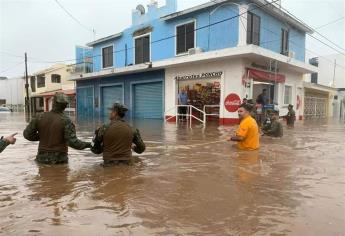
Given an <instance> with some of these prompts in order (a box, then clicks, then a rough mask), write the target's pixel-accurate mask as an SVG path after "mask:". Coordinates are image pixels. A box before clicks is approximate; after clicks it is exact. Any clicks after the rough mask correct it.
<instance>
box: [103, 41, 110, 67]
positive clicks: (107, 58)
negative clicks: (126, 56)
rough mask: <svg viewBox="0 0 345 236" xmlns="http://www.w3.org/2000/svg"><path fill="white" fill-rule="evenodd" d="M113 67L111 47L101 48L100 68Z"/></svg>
mask: <svg viewBox="0 0 345 236" xmlns="http://www.w3.org/2000/svg"><path fill="white" fill-rule="evenodd" d="M112 66H113V46H109V47H104V48H102V68H108V67H112Z"/></svg>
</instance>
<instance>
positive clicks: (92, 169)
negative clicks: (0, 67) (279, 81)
mask: <svg viewBox="0 0 345 236" xmlns="http://www.w3.org/2000/svg"><path fill="white" fill-rule="evenodd" d="M25 126H26V122H25V119H24V116H23V115H22V114H21V115H18V114H0V134H1V135H8V134H11V133H14V132H19V134H18V135H17V137H18V140H17V143H16V145H15V146H9V147H8V148H7V149H6V150H5V151H4V152H3V153H1V154H0V161H1V164H0V234H1V235H69V236H74V235H78V236H81V235H102V236H103V235H140V236H145V235H164V236H166V235H169V236H170V235H171V236H172V235H193V236H194V235H219V236H224V235H313V236H314V235H320V236H321V235H322V236H324V235H345V224H344V223H345V161H344V160H345V159H344V158H345V139H344V134H345V124H344V123H340V122H338V121H319V122H315V121H314V122H312V123H309V124H307V123H305V124H303V123H297V125H296V127H295V129H294V130H288V129H285V130H284V137H283V138H281V139H272V138H268V137H264V138H262V139H261V146H262V147H261V149H260V151H259V152H240V151H237V150H236V149H235V148H234V147H232V146H231V144H230V143H228V142H225V141H224V140H225V139H226V137H227V136H228V135H229V134H230V133H231V132H233V130H234V129H235V128H236V127H218V126H212V125H210V126H208V127H207V128H206V129H205V130H203V129H202V127H200V126H195V127H193V129H189V128H188V127H185V126H183V125H182V126H180V127H176V125H175V124H163V123H162V122H161V121H142V122H138V123H136V126H137V127H138V128H139V129H140V130H141V133H142V137H143V139H144V140H145V141H146V144H147V146H148V147H147V150H146V152H145V153H144V154H143V155H140V156H139V161H138V162H137V163H136V164H135V165H134V166H132V167H129V166H124V165H122V166H121V165H120V166H114V167H108V168H103V167H101V166H100V164H101V163H102V157H101V156H96V155H94V154H91V153H90V151H88V150H86V151H76V150H73V149H69V150H70V159H69V164H68V165H60V166H44V165H38V164H36V163H35V162H34V158H35V154H36V151H37V145H38V143H31V142H28V141H26V140H24V138H23V136H22V131H23V129H24V128H25ZM95 126H96V124H94V123H92V122H91V123H84V124H79V125H78V126H77V130H78V135H79V137H80V138H81V139H87V140H90V139H91V136H92V134H93V129H94V127H95Z"/></svg>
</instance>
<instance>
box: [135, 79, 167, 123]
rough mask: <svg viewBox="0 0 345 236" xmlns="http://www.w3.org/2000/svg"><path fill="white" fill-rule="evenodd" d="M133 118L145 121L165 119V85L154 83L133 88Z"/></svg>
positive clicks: (137, 85) (136, 85)
mask: <svg viewBox="0 0 345 236" xmlns="http://www.w3.org/2000/svg"><path fill="white" fill-rule="evenodd" d="M132 96H133V109H134V110H133V116H134V118H143V119H162V118H163V84H162V82H152V83H144V84H135V85H134V86H133V95H132Z"/></svg>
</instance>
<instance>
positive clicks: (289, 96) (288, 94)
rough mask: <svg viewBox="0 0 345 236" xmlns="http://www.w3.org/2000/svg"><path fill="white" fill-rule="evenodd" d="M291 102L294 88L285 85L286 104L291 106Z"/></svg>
mask: <svg viewBox="0 0 345 236" xmlns="http://www.w3.org/2000/svg"><path fill="white" fill-rule="evenodd" d="M291 102H292V86H288V85H285V89H284V104H291Z"/></svg>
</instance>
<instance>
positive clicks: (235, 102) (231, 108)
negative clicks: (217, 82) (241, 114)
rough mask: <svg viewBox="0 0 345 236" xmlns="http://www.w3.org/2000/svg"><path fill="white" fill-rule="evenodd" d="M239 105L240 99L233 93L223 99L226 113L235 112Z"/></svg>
mask: <svg viewBox="0 0 345 236" xmlns="http://www.w3.org/2000/svg"><path fill="white" fill-rule="evenodd" d="M240 105H241V98H240V97H239V96H238V95H237V94H235V93H230V94H229V95H228V96H227V97H226V98H225V101H224V106H225V109H226V110H227V111H228V112H236V111H237V110H238V108H239V107H240Z"/></svg>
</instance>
